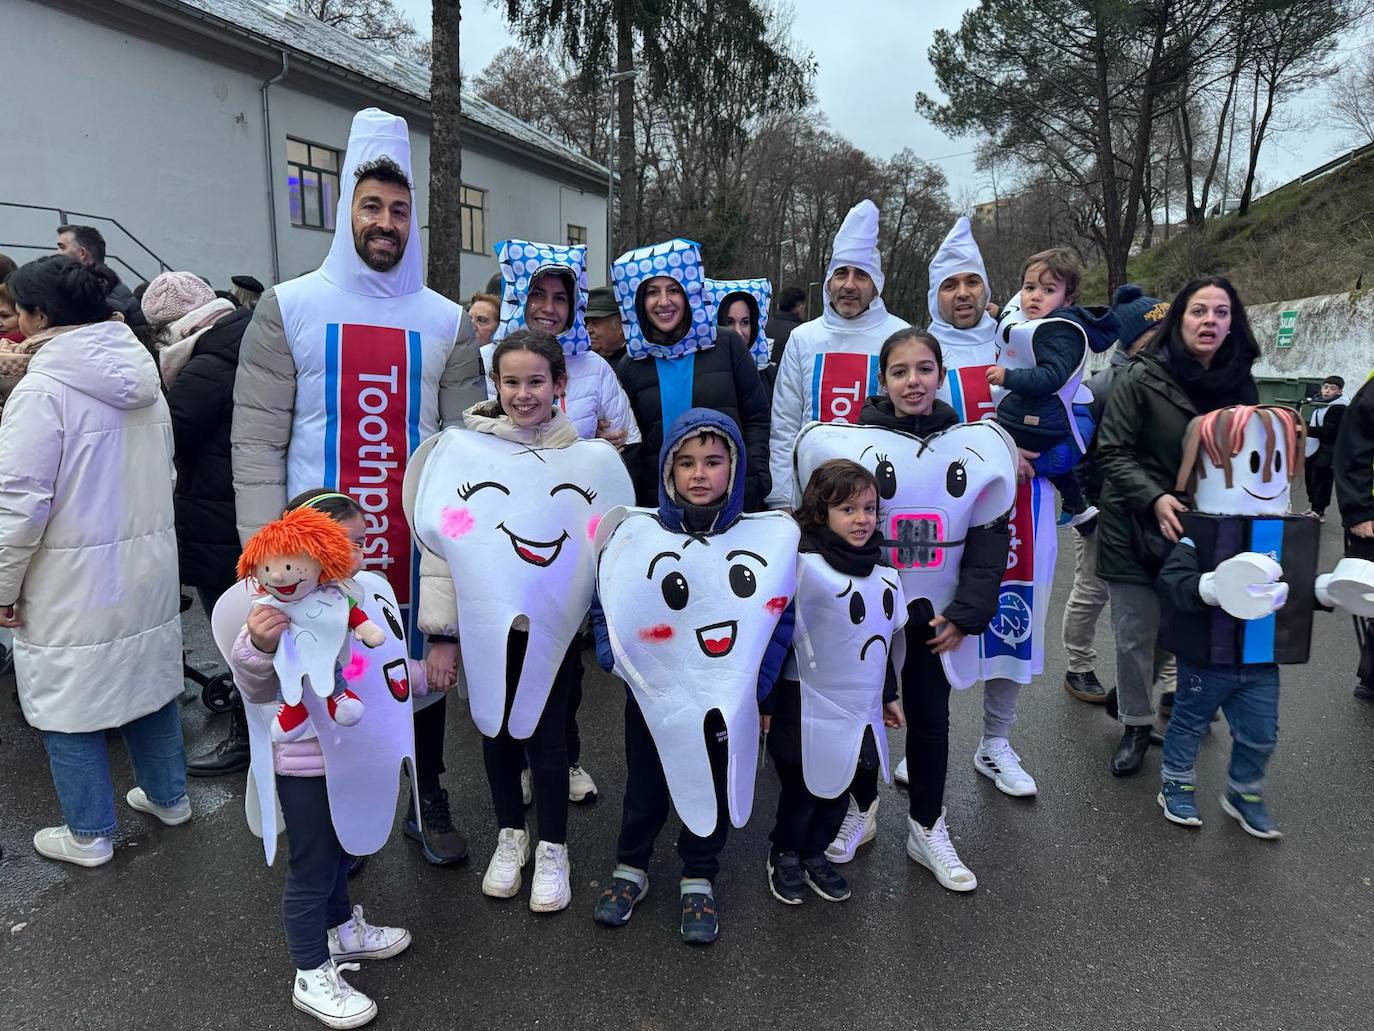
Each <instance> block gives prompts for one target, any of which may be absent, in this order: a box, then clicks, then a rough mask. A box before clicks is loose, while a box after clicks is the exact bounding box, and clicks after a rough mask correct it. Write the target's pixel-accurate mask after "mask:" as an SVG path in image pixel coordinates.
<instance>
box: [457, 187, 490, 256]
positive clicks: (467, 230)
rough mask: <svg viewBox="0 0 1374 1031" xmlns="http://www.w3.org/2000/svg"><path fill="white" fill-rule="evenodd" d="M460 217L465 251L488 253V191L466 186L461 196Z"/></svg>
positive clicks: (462, 242) (459, 203) (459, 202)
mask: <svg viewBox="0 0 1374 1031" xmlns="http://www.w3.org/2000/svg"><path fill="white" fill-rule="evenodd" d="M458 205H459V215H460V217H461V220H462V234H461V235H462V240H461V245H462V248H463V250H465V251H470V252H472V253H475V254H486V253H487V225H486V206H487V191H486V190H479V189H477V187H475V186H464V187H463V190H462V193H461V194H460V196H459V201H458Z"/></svg>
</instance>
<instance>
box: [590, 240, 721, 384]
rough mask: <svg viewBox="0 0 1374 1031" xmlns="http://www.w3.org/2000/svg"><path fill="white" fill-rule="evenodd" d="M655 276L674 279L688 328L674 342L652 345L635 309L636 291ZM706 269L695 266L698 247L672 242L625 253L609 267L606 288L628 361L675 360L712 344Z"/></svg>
mask: <svg viewBox="0 0 1374 1031" xmlns="http://www.w3.org/2000/svg"><path fill="white" fill-rule="evenodd" d="M657 276H669V277H671V278H673V279H676V280H677V281H678V283H679V284H681V286H682V290H683V293H685V294H686V295H687V310H688V311H689V312H690V313H691V324H690V325H689V326H688V327H687V334H686V336H684V337H683V338H682V339H681V340H679V341H678V342H677V343H675V344H655V343H653V342H652V341H650V340H649V339H648V337H646V336H645V335H644V328H643V327H642V326H641V325H640V324H639V315H638V313H637V312H636V310H635V298H636V297H637V295H638V293H639V288H640V287H641V286H642V285H643V284H644V283H645V282H647V281H648V280H650V279H653V278H655V277H657ZM705 282H706V271H705V268H704V266H703V265H702V262H701V244H699V243H696V242H695V241H692V240H682V239H676V238H675V239H672V240H669V241H668V242H667V243H656V244H651V245H650V246H648V247H640V248H637V249H636V250H633V251H628V252H627V253H625V254H622V255H621V256H620V257H618V258H616V259H615V261H614V262H613V263H612V265H611V285H612V286H614V287H615V301H616V304H618V305H619V306H620V321H621V323H622V324H623V325H624V327H625V350H626V352H627V353H628V354H629V356H630V359H631V360H634V359H638V358H681V357H682V356H683V355H687V354H692V353H693V352H694V351H703V350H705V349H706V348H708V347H715V346H716V321H715V318H714V313H713V312H711V311H709V310H708V305H707V303H706V297H705V289H706V287H705Z"/></svg>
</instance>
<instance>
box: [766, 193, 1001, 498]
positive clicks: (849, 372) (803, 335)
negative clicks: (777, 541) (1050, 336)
mask: <svg viewBox="0 0 1374 1031" xmlns="http://www.w3.org/2000/svg"><path fill="white" fill-rule="evenodd" d="M843 267H851V268H857V269H862V270H863V271H864V272H867V273H868V275H869V278H871V279H872V280H873V285H874V286H876V287H877V288H878V292H877V295H876V296H874V298H873V301H872V303H871V304H869V306H868V307H867V308H866V309H865V310H864V311H862V312H861V313H859V314H858V315H856V316H855V317H854V318H852V319H848V318H845V317H844V316H842V315H841V314H840V313H839V312H837V311H836V310H835V308H834V306H833V305H832V304H831V301H830V280H831V277H832V276H834V274H835V270H836V269H839V268H843ZM821 291H822V301H823V304H824V307H823V309H822V311H821V315H820V317H819V318H815V319H812V320H811V321H810V322H807V323H805V324H803V325H801V326H798V327H797V328H796V329H794V330H793V331H792V335H791V336H790V337H789V338H788V341H787V347H786V348H785V349H784V350H783V352H782V360H781V361H780V362H779V363H778V378H777V383H776V385H775V386H774V388H773V423H772V429H771V431H770V435H769V463H770V467H771V469H772V474H773V490H772V493H770V494H769V495H768V506H769V507H770V508H792V507H794V506H795V505H796V503H797V502H798V501H800V500H801V499H800V498H794V497H793V496H792V491H793V486H794V480H795V477H794V476H793V475H792V450H793V448H794V447H795V445H796V440H797V434H798V433H799V432H801V428H802V427H803V426H804V425H806V424H807V423H808V422H851V423H857V422H858V421H859V409H860V408H862V407H863V403H864V399H865V398H867V397H871V396H872V395H874V394H876V393H878V352H879V351H881V350H882V347H883V341H884V340H886V339H887V338H888V337H890V336H891V335H892V334H893V333H895V332H897V330H899V329H906V328H907V327H908V325H909V323H907V322H905V321H903V320H902V319H899V318H898V317H897V316H895V315H892V314H890V313H889V312H888V310H887V308H885V307H884V306H883V297H882V294H883V263H882V257H881V256H880V255H879V254H878V208H877V207H876V206H875V205H874V203H873V202H872V201H871V200H862V201H860V202H859V203H858V204H856V205H854V207H852V208H850V209H849V214H847V215H846V216H845V218H844V222H843V224H841V226H840V231H839V232H838V233H836V234H835V247H834V251H833V253H832V254H831V257H830V264H829V265H828V266H827V267H826V270H825V282H824V283H823V284H822V287H821ZM988 364H992V359H989V360H988ZM956 407H957V406H956Z"/></svg>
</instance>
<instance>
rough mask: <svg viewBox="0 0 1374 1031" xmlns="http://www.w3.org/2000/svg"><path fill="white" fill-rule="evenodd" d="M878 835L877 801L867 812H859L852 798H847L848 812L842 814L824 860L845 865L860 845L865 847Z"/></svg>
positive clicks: (875, 800)
mask: <svg viewBox="0 0 1374 1031" xmlns="http://www.w3.org/2000/svg"><path fill="white" fill-rule="evenodd" d="M877 833H878V800H877V799H876V798H875V799H874V800H873V804H872V805H871V806H869V807H868V812H866V813H861V812H859V805H858V803H857V802H855V801H854V796H852V795H851V796H850V798H849V812H847V813H845V814H844V822H842V823H841V824H840V830H839V833H838V834H836V835H835V840H834V841H832V842H831V843H830V844H829V845H828V846H827V847H826V850H825V858H826V859H828V860H830V862H832V863H847V862H849V861H850V860H851V859H853V858H854V853H856V852H858V851H859V846H860V845H867V844H868V843H869V842H870V841H872V840H873V838H874V837H875V836H876V835H877Z"/></svg>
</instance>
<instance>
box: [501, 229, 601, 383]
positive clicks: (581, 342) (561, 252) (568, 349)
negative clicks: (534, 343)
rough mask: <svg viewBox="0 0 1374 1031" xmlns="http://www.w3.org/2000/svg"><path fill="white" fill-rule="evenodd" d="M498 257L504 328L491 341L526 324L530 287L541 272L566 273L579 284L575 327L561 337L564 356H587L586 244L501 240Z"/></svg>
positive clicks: (588, 340)
mask: <svg viewBox="0 0 1374 1031" xmlns="http://www.w3.org/2000/svg"><path fill="white" fill-rule="evenodd" d="M496 258H497V260H498V261H499V262H500V263H501V282H502V291H501V325H500V326H498V327H497V329H496V334H495V336H494V337H493V338H492V339H493V340H494V341H495V340H501V339H502V338H503V337H505V336H506V335H507V334H509V333H514V332H515V331H516V330H517V329H525V328H527V327H526V325H525V303H526V302H527V301H528V300H529V296H530V284H531V283H533V282H534V279H535V277H536V276H538V275H539V274H540V273H541V272H567V273H569V274H571V276H572V278H573V282H574V283H575V284H576V290H575V292H576V294H577V296H576V297H574V298H573V303H572V324H571V325H570V326H569V327H568V328H567V329H565V330H564V331H563V332H562V333H559V334H558V342H559V343H560V344H561V345H562V346H563V353H564V354H565V355H567V356H568V357H569V358H571V357H572V356H573V355H578V354H585V353H586V352H587V351H590V350H591V349H592V338H591V337H590V336H589V335H588V334H587V245H586V244H580V243H579V244H575V245H569V246H566V247H565V246H559V245H558V244H552V243H532V242H531V241H529V240H502V241H501V242H500V243H498V244H497V245H496Z"/></svg>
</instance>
